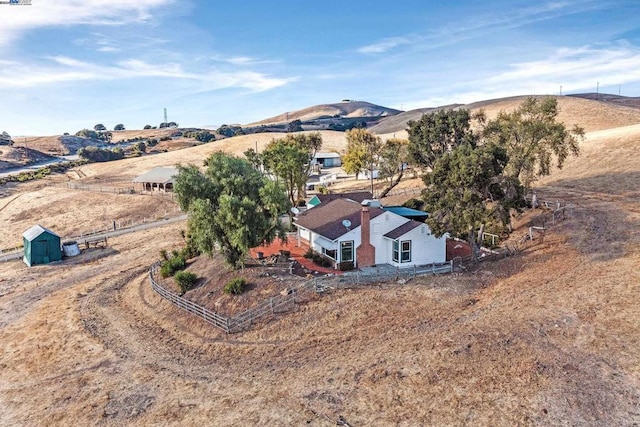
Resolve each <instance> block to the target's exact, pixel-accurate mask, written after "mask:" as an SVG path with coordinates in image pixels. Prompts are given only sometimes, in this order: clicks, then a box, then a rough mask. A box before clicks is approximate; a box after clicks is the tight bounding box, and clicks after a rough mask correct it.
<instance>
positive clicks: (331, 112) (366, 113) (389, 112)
mask: <svg viewBox="0 0 640 427" xmlns="http://www.w3.org/2000/svg"><path fill="white" fill-rule="evenodd" d="M398 113H400V110H395V109H393V108H387V107H381V106H380V105H375V104H371V103H369V102H364V101H351V100H344V101H342V102H338V103H335V104H321V105H315V106H313V107H308V108H304V109H302V110H298V111H290V112H287V113H282V114H279V115H277V116H274V117H270V118H268V119H264V120H260V121H258V122H255V123H250V124H248V125H247V126H260V125H273V124H286V123H289V122H291V121H293V120H300V121H302V122H306V121H312V120H318V119H328V118H332V117H337V118H363V117H387V116H394V115H396V114H398Z"/></svg>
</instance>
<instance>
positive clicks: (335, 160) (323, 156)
mask: <svg viewBox="0 0 640 427" xmlns="http://www.w3.org/2000/svg"><path fill="white" fill-rule="evenodd" d="M311 163H312V164H314V165H316V164H317V165H321V166H322V167H323V168H335V167H338V166H342V158H341V157H340V154H339V153H324V152H319V153H316V155H315V156H314V157H313V160H312V162H311Z"/></svg>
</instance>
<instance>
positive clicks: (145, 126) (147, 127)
mask: <svg viewBox="0 0 640 427" xmlns="http://www.w3.org/2000/svg"><path fill="white" fill-rule="evenodd" d="M142 129H145V130H147V129H151V125H144V127H143V128H142Z"/></svg>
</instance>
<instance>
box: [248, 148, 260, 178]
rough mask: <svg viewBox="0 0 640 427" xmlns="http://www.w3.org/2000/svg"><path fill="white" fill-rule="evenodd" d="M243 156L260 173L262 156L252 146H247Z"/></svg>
mask: <svg viewBox="0 0 640 427" xmlns="http://www.w3.org/2000/svg"><path fill="white" fill-rule="evenodd" d="M244 157H245V158H246V159H247V160H248V161H249V163H251V165H252V166H253V168H254V169H255V170H257V171H259V172H260V173H262V171H263V164H262V156H261V155H260V153H258V152H257V151H256V150H254V149H253V148H249V149H248V150H246V151H245V152H244Z"/></svg>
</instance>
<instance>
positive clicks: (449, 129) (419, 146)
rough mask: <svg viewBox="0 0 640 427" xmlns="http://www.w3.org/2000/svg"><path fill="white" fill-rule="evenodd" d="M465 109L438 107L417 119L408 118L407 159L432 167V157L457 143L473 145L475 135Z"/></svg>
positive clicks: (450, 148)
mask: <svg viewBox="0 0 640 427" xmlns="http://www.w3.org/2000/svg"><path fill="white" fill-rule="evenodd" d="M471 118H472V117H471V114H470V113H469V110H465V109H458V110H439V111H434V112H431V113H429V114H424V115H423V116H422V117H421V118H420V120H418V121H413V120H411V121H409V122H408V125H409V128H408V129H407V132H408V133H409V145H408V147H407V150H408V154H409V157H410V159H411V162H412V163H413V164H414V165H416V166H419V167H423V168H425V169H429V168H431V169H433V167H434V165H435V163H436V161H438V159H439V158H440V157H442V156H443V155H444V154H445V153H448V152H450V151H452V150H453V149H454V148H456V147H457V146H459V145H461V144H470V145H471V147H475V146H476V144H477V141H478V136H477V135H476V134H475V133H474V132H473V131H472V130H471Z"/></svg>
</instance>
